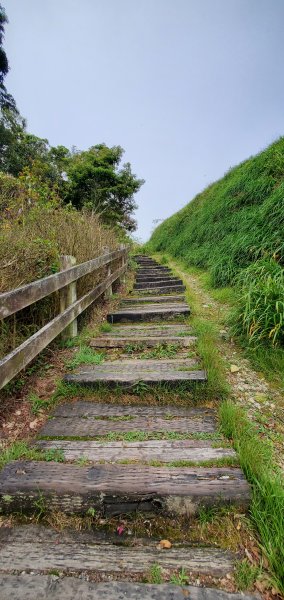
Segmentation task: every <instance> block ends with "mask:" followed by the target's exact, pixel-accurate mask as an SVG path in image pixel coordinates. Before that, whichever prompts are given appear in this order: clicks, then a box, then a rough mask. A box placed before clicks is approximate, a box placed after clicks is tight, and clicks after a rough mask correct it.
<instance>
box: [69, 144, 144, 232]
mask: <svg viewBox="0 0 284 600" xmlns="http://www.w3.org/2000/svg"><path fill="white" fill-rule="evenodd" d="M123 152H124V150H123V149H122V148H121V147H120V146H113V147H112V148H108V147H107V146H106V145H105V144H97V145H96V146H92V147H91V148H90V149H89V150H87V151H85V152H76V153H75V154H73V155H72V158H71V160H70V161H69V164H68V167H67V174H68V179H69V185H68V187H67V190H66V196H65V200H66V202H71V203H72V204H73V206H75V207H76V208H82V207H87V208H89V209H91V210H94V211H95V212H96V213H97V214H99V215H100V216H101V218H102V220H103V221H104V222H105V223H107V224H112V225H114V224H117V225H120V226H122V227H123V228H124V229H125V230H126V231H134V230H135V229H136V223H135V221H134V220H133V218H132V213H133V211H134V210H135V209H136V208H137V205H136V204H135V201H134V194H135V193H136V192H137V191H138V190H139V189H140V187H141V185H142V184H143V183H144V181H143V180H141V179H137V177H136V175H133V173H132V172H131V166H130V164H129V163H126V164H124V165H123V166H122V168H119V164H120V161H121V158H122V155H123Z"/></svg>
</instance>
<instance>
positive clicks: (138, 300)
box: [120, 294, 185, 306]
mask: <svg viewBox="0 0 284 600" xmlns="http://www.w3.org/2000/svg"><path fill="white" fill-rule="evenodd" d="M145 302H149V303H150V304H151V303H153V302H154V303H155V302H158V303H159V304H164V303H165V302H185V296H184V295H183V294H176V295H172V296H170V295H168V296H145V297H143V296H137V297H135V296H131V297H128V298H121V302H120V305H121V306H127V305H128V304H142V303H145Z"/></svg>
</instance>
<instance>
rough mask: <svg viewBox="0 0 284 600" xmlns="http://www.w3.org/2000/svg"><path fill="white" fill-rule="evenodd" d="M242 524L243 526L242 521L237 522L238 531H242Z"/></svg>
mask: <svg viewBox="0 0 284 600" xmlns="http://www.w3.org/2000/svg"><path fill="white" fill-rule="evenodd" d="M241 526H242V524H241V521H239V522H238V523H237V526H236V529H237V530H238V531H240V529H241Z"/></svg>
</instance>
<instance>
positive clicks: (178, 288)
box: [139, 284, 186, 295]
mask: <svg viewBox="0 0 284 600" xmlns="http://www.w3.org/2000/svg"><path fill="white" fill-rule="evenodd" d="M185 290H186V287H185V285H180V284H178V285H175V284H170V285H167V286H162V287H161V286H159V285H158V284H156V287H152V288H151V287H147V288H141V289H140V290H139V294H148V295H150V294H154V295H157V294H161V295H164V294H172V293H174V292H179V293H181V292H185Z"/></svg>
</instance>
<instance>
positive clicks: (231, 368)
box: [230, 365, 240, 373]
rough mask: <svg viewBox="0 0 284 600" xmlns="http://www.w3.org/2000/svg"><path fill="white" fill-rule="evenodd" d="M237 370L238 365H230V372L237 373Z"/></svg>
mask: <svg viewBox="0 0 284 600" xmlns="http://www.w3.org/2000/svg"><path fill="white" fill-rule="evenodd" d="M239 370H240V367H238V366H237V365H231V366H230V371H231V373H237V372H238V371H239Z"/></svg>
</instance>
